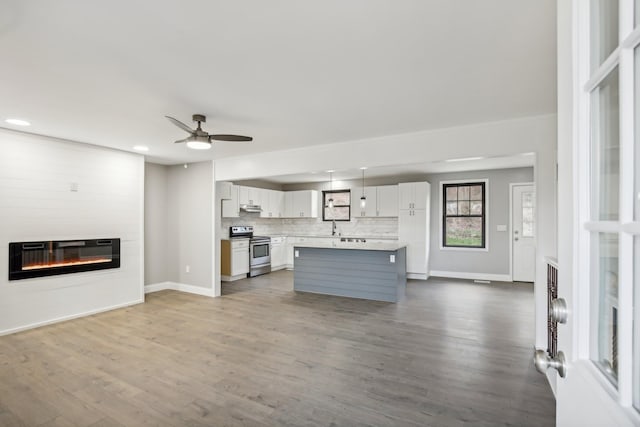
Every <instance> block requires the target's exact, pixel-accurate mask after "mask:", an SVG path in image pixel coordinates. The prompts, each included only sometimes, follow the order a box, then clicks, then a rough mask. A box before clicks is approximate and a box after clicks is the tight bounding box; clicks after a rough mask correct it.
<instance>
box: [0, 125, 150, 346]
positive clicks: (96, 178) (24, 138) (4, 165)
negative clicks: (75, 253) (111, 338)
mask: <svg viewBox="0 0 640 427" xmlns="http://www.w3.org/2000/svg"><path fill="white" fill-rule="evenodd" d="M71 183H77V186H78V191H77V192H72V191H70V189H71ZM143 185H144V159H143V157H142V156H139V155H134V154H129V153H124V152H120V151H114V150H110V149H105V148H98V147H95V146H90V145H85V144H77V143H71V142H65V141H61V140H57V139H53V138H47V137H41V136H35V135H30V134H23V133H18V132H12V131H8V130H0V313H2V314H1V315H0V334H4V333H9V332H14V331H18V330H22V329H26V328H31V327H35V326H39V325H43V324H47V323H51V322H55V321H60V320H64V319H68V318H73V317H78V316H81V315H85V314H90V313H95V312H99V311H104V310H108V309H111V308H115V307H121V306H125V305H129V304H134V303H139V302H143V300H144V293H143V274H144V270H143V268H144V267H143V258H142V254H143V233H144V230H143ZM91 238H120V239H121V267H120V268H118V269H109V270H100V271H93V272H83V273H74V274H67V275H60V276H50V277H43V278H34V279H25V280H18V281H8V271H7V268H8V262H7V260H8V247H9V242H19V241H37V240H66V239H91Z"/></svg>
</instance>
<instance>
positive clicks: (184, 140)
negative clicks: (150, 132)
mask: <svg viewBox="0 0 640 427" xmlns="http://www.w3.org/2000/svg"><path fill="white" fill-rule="evenodd" d="M190 139H191V137H190V136H189V137H187V138H185V139H181V140H179V141H175V142H174V144H180V143H182V142H187V141H189V140H190Z"/></svg>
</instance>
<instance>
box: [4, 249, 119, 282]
mask: <svg viewBox="0 0 640 427" xmlns="http://www.w3.org/2000/svg"><path fill="white" fill-rule="evenodd" d="M118 267H120V239H93V240H50V241H46V242H13V243H9V280H20V279H30V278H33V277H42V276H53V275H56V274H68V273H77V272H80V271H92V270H104V269H107V268H118Z"/></svg>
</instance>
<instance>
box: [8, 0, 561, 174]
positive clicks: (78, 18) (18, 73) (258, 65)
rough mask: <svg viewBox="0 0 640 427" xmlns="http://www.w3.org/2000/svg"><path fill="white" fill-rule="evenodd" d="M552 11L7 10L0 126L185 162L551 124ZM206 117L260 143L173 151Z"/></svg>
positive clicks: (380, 6)
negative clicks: (510, 124)
mask: <svg viewBox="0 0 640 427" xmlns="http://www.w3.org/2000/svg"><path fill="white" fill-rule="evenodd" d="M555 7H556V2H555V1H554V0H518V1H514V0H482V1H479V0H403V1H397V0H396V1H394V0H351V1H342V0H323V1H314V2H311V1H296V0H271V1H263V0H244V1H231V0H230V1H213V0H202V1H194V0H180V1H178V0H174V1H159V2H156V1H151V0H148V1H130V0H128V1H124V0H110V1H103V2H90V1H86V0H58V1H44V0H3V1H2V2H0V54H1V56H0V57H1V58H2V66H1V67H0V99H1V100H2V102H0V126H3V127H7V128H14V127H12V126H11V125H9V124H6V123H4V120H5V119H6V118H9V117H19V118H24V119H27V120H29V121H30V122H31V123H32V126H31V127H29V128H27V129H26V130H27V131H29V132H34V133H38V134H44V135H50V136H55V137H61V138H66V139H71V140H75V141H80V142H86V143H90V144H96V145H103V146H107V147H114V148H118V149H123V150H127V151H132V146H133V145H135V144H144V145H147V146H149V147H150V152H149V159H150V160H152V161H156V162H159V163H168V164H170V163H182V162H191V161H198V160H207V159H215V158H222V157H228V156H238V155H246V154H251V153H255V152H264V151H273V150H281V149H288V148H294V147H301V146H305V145H312V144H326V143H333V142H342V141H349V140H355V139H362V138H368V137H377V136H384V135H392V134H398V133H404V132H413V131H419V130H426V129H434V128H442V127H450V126H456V125H462V124H470V123H479V122H485V121H495V120H504V119H510V118H516V117H523V116H530V115H539V114H547V113H553V112H555V108H556V107H555V104H556V92H555V58H556V53H555ZM193 113H203V114H205V115H207V116H208V119H209V120H208V122H207V123H206V126H205V129H206V130H209V131H212V132H213V133H238V134H245V135H251V136H253V137H254V142H252V143H249V144H233V143H224V142H221V143H217V144H216V145H215V146H214V148H213V149H212V150H209V151H208V152H196V151H192V150H189V149H187V148H186V147H184V146H183V145H174V144H173V143H172V142H173V141H174V140H177V139H182V138H184V137H186V134H185V133H184V132H182V131H181V130H179V129H178V128H176V127H174V126H173V125H172V124H171V123H169V122H168V121H167V120H166V119H165V118H164V116H165V115H171V116H174V117H176V118H178V119H179V120H182V121H183V122H186V123H187V124H191V121H190V119H191V115H192V114H193Z"/></svg>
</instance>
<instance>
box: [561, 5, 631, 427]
mask: <svg viewBox="0 0 640 427" xmlns="http://www.w3.org/2000/svg"><path fill="white" fill-rule="evenodd" d="M558 22H559V26H558V37H559V39H558V41H559V43H558V49H559V50H558V66H559V68H558V70H559V71H558V76H559V80H558V96H559V103H558V105H559V107H558V128H559V133H558V136H559V138H558V162H559V187H558V188H559V191H558V195H559V200H558V206H559V209H558V224H559V227H558V254H559V269H560V275H559V282H558V296H559V297H560V298H563V299H565V300H566V302H567V309H568V310H567V311H568V316H567V321H566V323H564V324H559V325H558V350H560V351H562V352H563V353H564V355H565V356H566V361H565V367H566V375H565V377H564V378H562V377H560V376H559V375H556V374H553V375H552V376H551V383H552V384H554V383H555V384H556V387H557V388H556V401H557V425H558V426H560V427H563V426H633V425H640V25H639V24H640V0H590V1H571V0H561V1H559V2H558ZM563 55H564V56H563ZM569 76H570V77H569ZM566 207H568V208H569V209H565V208H566Z"/></svg>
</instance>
